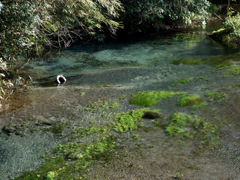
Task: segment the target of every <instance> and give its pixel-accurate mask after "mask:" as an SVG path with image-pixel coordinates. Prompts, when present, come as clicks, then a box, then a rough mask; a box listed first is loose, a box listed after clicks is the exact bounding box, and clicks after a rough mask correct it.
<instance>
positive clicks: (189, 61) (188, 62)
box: [171, 58, 201, 65]
mask: <svg viewBox="0 0 240 180" xmlns="http://www.w3.org/2000/svg"><path fill="white" fill-rule="evenodd" d="M171 64H174V65H179V64H185V65H199V64H201V61H200V60H198V59H194V58H181V59H179V60H175V61H172V62H171Z"/></svg>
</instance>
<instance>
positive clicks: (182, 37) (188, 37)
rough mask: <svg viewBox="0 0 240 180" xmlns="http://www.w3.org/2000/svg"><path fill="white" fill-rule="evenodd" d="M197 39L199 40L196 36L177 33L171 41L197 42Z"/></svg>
mask: <svg viewBox="0 0 240 180" xmlns="http://www.w3.org/2000/svg"><path fill="white" fill-rule="evenodd" d="M197 39H199V35H198V34H192V33H177V34H176V36H175V37H174V38H173V39H172V40H173V41H193V40H197ZM194 42H195V41H194Z"/></svg>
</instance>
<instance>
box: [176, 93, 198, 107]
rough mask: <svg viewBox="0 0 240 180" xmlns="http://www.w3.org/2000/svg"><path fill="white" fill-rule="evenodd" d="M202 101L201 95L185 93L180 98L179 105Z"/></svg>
mask: <svg viewBox="0 0 240 180" xmlns="http://www.w3.org/2000/svg"><path fill="white" fill-rule="evenodd" d="M201 102H202V98H201V97H200V96H199V95H195V94H193V95H192V94H190V95H185V96H183V97H182V98H181V99H179V100H178V105H179V106H189V105H194V104H198V103H201Z"/></svg>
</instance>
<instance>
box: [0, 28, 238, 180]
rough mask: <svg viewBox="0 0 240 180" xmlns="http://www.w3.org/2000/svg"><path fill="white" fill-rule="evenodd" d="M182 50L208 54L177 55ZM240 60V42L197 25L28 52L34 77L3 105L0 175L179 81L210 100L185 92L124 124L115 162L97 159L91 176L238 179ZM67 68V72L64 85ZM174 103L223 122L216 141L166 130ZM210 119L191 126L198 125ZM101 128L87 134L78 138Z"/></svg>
mask: <svg viewBox="0 0 240 180" xmlns="http://www.w3.org/2000/svg"><path fill="white" fill-rule="evenodd" d="M211 58H212V59H211ZM179 59H194V62H196V61H199V62H200V63H197V65H196V64H195V65H194V64H181V63H180V64H177V65H176V64H173V63H172V62H173V61H176V60H179ZM203 59H205V61H207V62H208V63H205V61H203ZM220 60H221V61H220ZM239 60H240V53H239V50H237V49H231V48H228V47H226V46H225V45H223V44H219V43H217V42H214V41H213V40H211V39H210V38H209V37H208V35H207V33H206V31H205V30H198V31H192V32H177V33H171V34H151V35H148V36H142V37H138V38H136V37H135V38H133V39H127V40H126V39H125V40H112V41H107V42H106V43H97V44H80V45H74V46H72V47H70V48H69V49H66V50H63V51H59V52H52V53H50V55H49V54H48V55H46V56H45V57H43V58H40V59H36V60H33V61H30V62H27V63H26V62H25V63H24V66H23V64H21V65H19V66H21V67H23V68H22V72H24V73H23V74H22V76H23V77H24V79H26V80H27V81H28V83H27V84H26V87H24V88H25V89H24V88H23V89H21V91H20V92H19V94H17V95H16V96H15V97H13V98H12V99H11V100H10V101H9V102H8V104H7V105H6V107H8V108H6V109H7V110H5V111H3V112H1V114H0V129H1V131H2V133H1V134H0V177H2V178H3V179H11V178H15V177H18V176H20V175H22V174H24V172H26V171H32V170H35V169H36V168H38V167H39V166H41V165H42V164H43V163H44V162H45V159H44V158H43V157H44V156H47V155H49V154H51V153H50V152H52V151H53V149H54V148H55V147H56V146H57V145H58V144H67V143H69V141H70V139H71V138H70V137H72V136H73V135H74V133H75V130H76V129H77V128H79V127H88V126H89V124H93V125H95V126H96V127H101V126H103V125H104V124H105V123H110V122H112V121H114V119H113V117H114V114H116V113H122V112H130V111H132V110H136V109H139V108H142V107H141V106H138V105H133V104H130V103H129V100H130V99H131V97H132V93H134V92H138V91H171V92H182V93H183V92H184V93H186V94H195V95H198V96H199V97H201V101H202V102H203V103H204V104H205V105H204V107H203V108H199V109H197V108H196V109H194V106H193V105H189V106H179V97H173V98H169V99H165V100H163V101H161V102H159V103H157V104H156V105H154V106H153V107H150V109H158V110H160V112H161V115H160V116H157V117H156V119H151V118H150V119H149V118H145V117H143V118H142V127H141V128H139V129H138V130H135V131H133V132H126V133H116V132H115V133H114V135H116V137H117V138H119V140H118V141H119V142H120V143H119V144H121V148H120V149H118V150H116V152H115V155H114V158H113V160H112V161H109V162H108V164H107V166H105V165H102V164H101V162H98V161H96V162H95V163H94V164H93V166H91V167H90V169H89V171H88V172H87V173H86V176H87V178H89V179H111V180H112V179H120V178H122V179H154V180H155V179H239V177H240V171H239V168H240V161H239V158H240V157H239V155H240V141H239V137H240V129H239V128H240V122H239V117H240V112H239V108H240V106H239V105H240V97H239V95H238V94H239V92H240V89H239V84H240V82H239V74H237V73H236V74H230V73H229V72H231V71H230V70H229V69H230V68H236V67H238V65H239ZM211 61H219V62H225V61H227V62H228V63H230V66H228V67H224V66H223V67H222V66H221V68H219V67H218V68H216V67H215V66H216V65H218V64H217V63H215V65H210V64H211V63H209V62H211ZM219 64H220V63H219ZM59 74H62V75H64V76H65V77H66V78H67V82H66V83H64V84H61V85H59V86H58V85H57V84H56V83H55V79H56V76H57V75H59ZM209 93H210V95H209ZM119 99H121V100H119ZM106 104H107V105H106ZM113 104H115V105H116V104H117V108H114V106H113ZM106 106H107V108H106V109H104V110H102V109H101V108H102V107H106ZM91 108H92V109H91ZM175 113H183V114H185V115H188V116H191V117H195V116H196V117H201V118H204V121H203V122H202V124H204V123H205V121H206V122H207V123H208V124H213V125H214V127H215V126H216V128H215V129H216V131H217V136H218V137H219V140H218V141H217V145H216V146H217V148H215V147H213V146H211V143H209V144H210V145H209V146H206V147H205V146H203V145H202V146H203V147H200V145H199V144H201V140H202V139H201V137H198V138H196V139H194V138H193V139H191V138H189V139H184V138H182V137H179V136H170V135H168V134H166V127H167V126H168V125H169V123H170V120H171V117H172V116H173V114H175ZM157 122H158V123H160V124H159V125H158V126H157V125H156V124H157ZM201 126H203V125H201V123H199V124H198V126H197V127H194V128H190V127H186V129H188V130H194V131H196V132H195V133H196V134H197V133H198V131H199V130H198V128H199V127H201ZM215 129H212V131H215ZM198 135H199V134H198ZM199 136H200V135H199ZM133 137H134V138H133ZM136 137H138V138H136ZM95 138H96V139H97V138H98V137H97V135H96V137H95V136H89V137H88V136H86V137H84V138H83V139H80V140H79V141H76V143H88V142H92V141H94V140H95ZM204 140H206V139H204ZM202 141H203V140H202ZM202 144H204V143H202ZM71 163H74V162H70V164H71ZM62 169H64V168H62ZM59 172H60V170H59ZM76 176H77V175H76ZM39 177H40V175H39ZM45 178H46V176H45ZM23 179H24V178H23ZM36 179H37V178H36ZM53 179H61V177H56V178H53Z"/></svg>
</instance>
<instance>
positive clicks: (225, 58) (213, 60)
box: [170, 52, 240, 68]
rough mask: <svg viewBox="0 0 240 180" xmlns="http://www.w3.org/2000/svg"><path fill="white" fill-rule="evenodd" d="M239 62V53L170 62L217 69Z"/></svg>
mask: <svg viewBox="0 0 240 180" xmlns="http://www.w3.org/2000/svg"><path fill="white" fill-rule="evenodd" d="M239 61H240V52H237V53H233V54H230V55H217V56H212V57H207V58H203V59H195V58H181V59H178V60H174V61H171V62H170V63H171V64H174V65H179V64H184V65H199V64H207V65H211V66H214V67H217V68H222V67H227V66H230V65H231V64H233V63H234V62H239Z"/></svg>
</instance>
